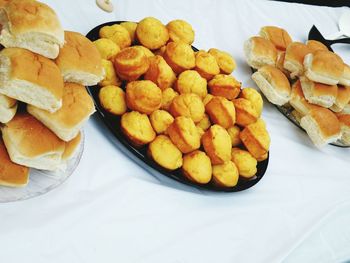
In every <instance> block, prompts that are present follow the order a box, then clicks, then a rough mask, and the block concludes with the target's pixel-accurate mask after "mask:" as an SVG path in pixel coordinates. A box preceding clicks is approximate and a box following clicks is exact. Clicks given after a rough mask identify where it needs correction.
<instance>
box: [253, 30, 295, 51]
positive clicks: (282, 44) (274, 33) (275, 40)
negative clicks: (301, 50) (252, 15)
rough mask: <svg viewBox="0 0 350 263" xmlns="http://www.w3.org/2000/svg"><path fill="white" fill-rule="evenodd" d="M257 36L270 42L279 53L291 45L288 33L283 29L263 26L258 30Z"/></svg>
mask: <svg viewBox="0 0 350 263" xmlns="http://www.w3.org/2000/svg"><path fill="white" fill-rule="evenodd" d="M259 35H260V36H262V37H263V38H265V39H267V40H270V41H271V42H272V44H274V46H275V47H276V48H277V49H278V50H281V51H285V50H286V48H287V47H288V45H289V44H290V43H292V38H291V37H290V36H289V34H288V32H287V31H286V30H284V29H283V28H279V27H276V26H264V27H262V28H261V29H260V32H259Z"/></svg>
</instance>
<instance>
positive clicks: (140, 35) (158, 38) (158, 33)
mask: <svg viewBox="0 0 350 263" xmlns="http://www.w3.org/2000/svg"><path fill="white" fill-rule="evenodd" d="M136 37H137V39H138V41H139V42H140V43H141V44H142V45H143V46H145V47H147V48H149V49H151V50H153V49H158V48H160V47H162V46H164V45H165V44H166V43H167V42H168V40H169V33H168V30H167V29H166V27H165V26H164V25H163V24H162V22H160V21H159V20H158V19H156V18H154V17H146V18H144V19H142V20H141V21H140V22H139V23H138V25H137V27H136Z"/></svg>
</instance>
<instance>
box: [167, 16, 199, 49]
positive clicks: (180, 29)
mask: <svg viewBox="0 0 350 263" xmlns="http://www.w3.org/2000/svg"><path fill="white" fill-rule="evenodd" d="M166 28H167V29H168V32H169V39H170V40H171V41H174V42H178V41H183V42H185V43H187V44H189V45H191V44H192V43H193V41H194V31H193V28H192V26H191V25H190V24H189V23H187V22H186V21H184V20H180V19H176V20H172V21H170V22H169V23H168V24H167V25H166Z"/></svg>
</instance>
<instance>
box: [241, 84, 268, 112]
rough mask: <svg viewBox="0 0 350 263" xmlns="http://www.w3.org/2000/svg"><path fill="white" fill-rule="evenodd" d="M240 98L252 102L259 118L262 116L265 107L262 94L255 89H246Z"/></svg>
mask: <svg viewBox="0 0 350 263" xmlns="http://www.w3.org/2000/svg"><path fill="white" fill-rule="evenodd" d="M239 97H240V98H244V99H247V100H249V101H250V102H251V104H252V106H253V108H254V109H255V110H256V112H257V114H258V117H260V116H261V112H262V109H263V106H264V102H263V99H262V97H261V95H260V93H259V92H258V91H257V90H256V89H253V88H244V89H242V91H241V94H240V95H239Z"/></svg>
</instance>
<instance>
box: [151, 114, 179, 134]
mask: <svg viewBox="0 0 350 263" xmlns="http://www.w3.org/2000/svg"><path fill="white" fill-rule="evenodd" d="M149 119H150V121H151V124H152V127H153V129H154V131H155V132H156V133H157V134H161V133H165V132H166V131H167V129H168V128H169V126H170V124H172V123H173V122H174V117H173V116H171V115H170V113H169V112H167V111H165V110H156V111H154V112H152V114H151V115H150V116H149Z"/></svg>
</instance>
